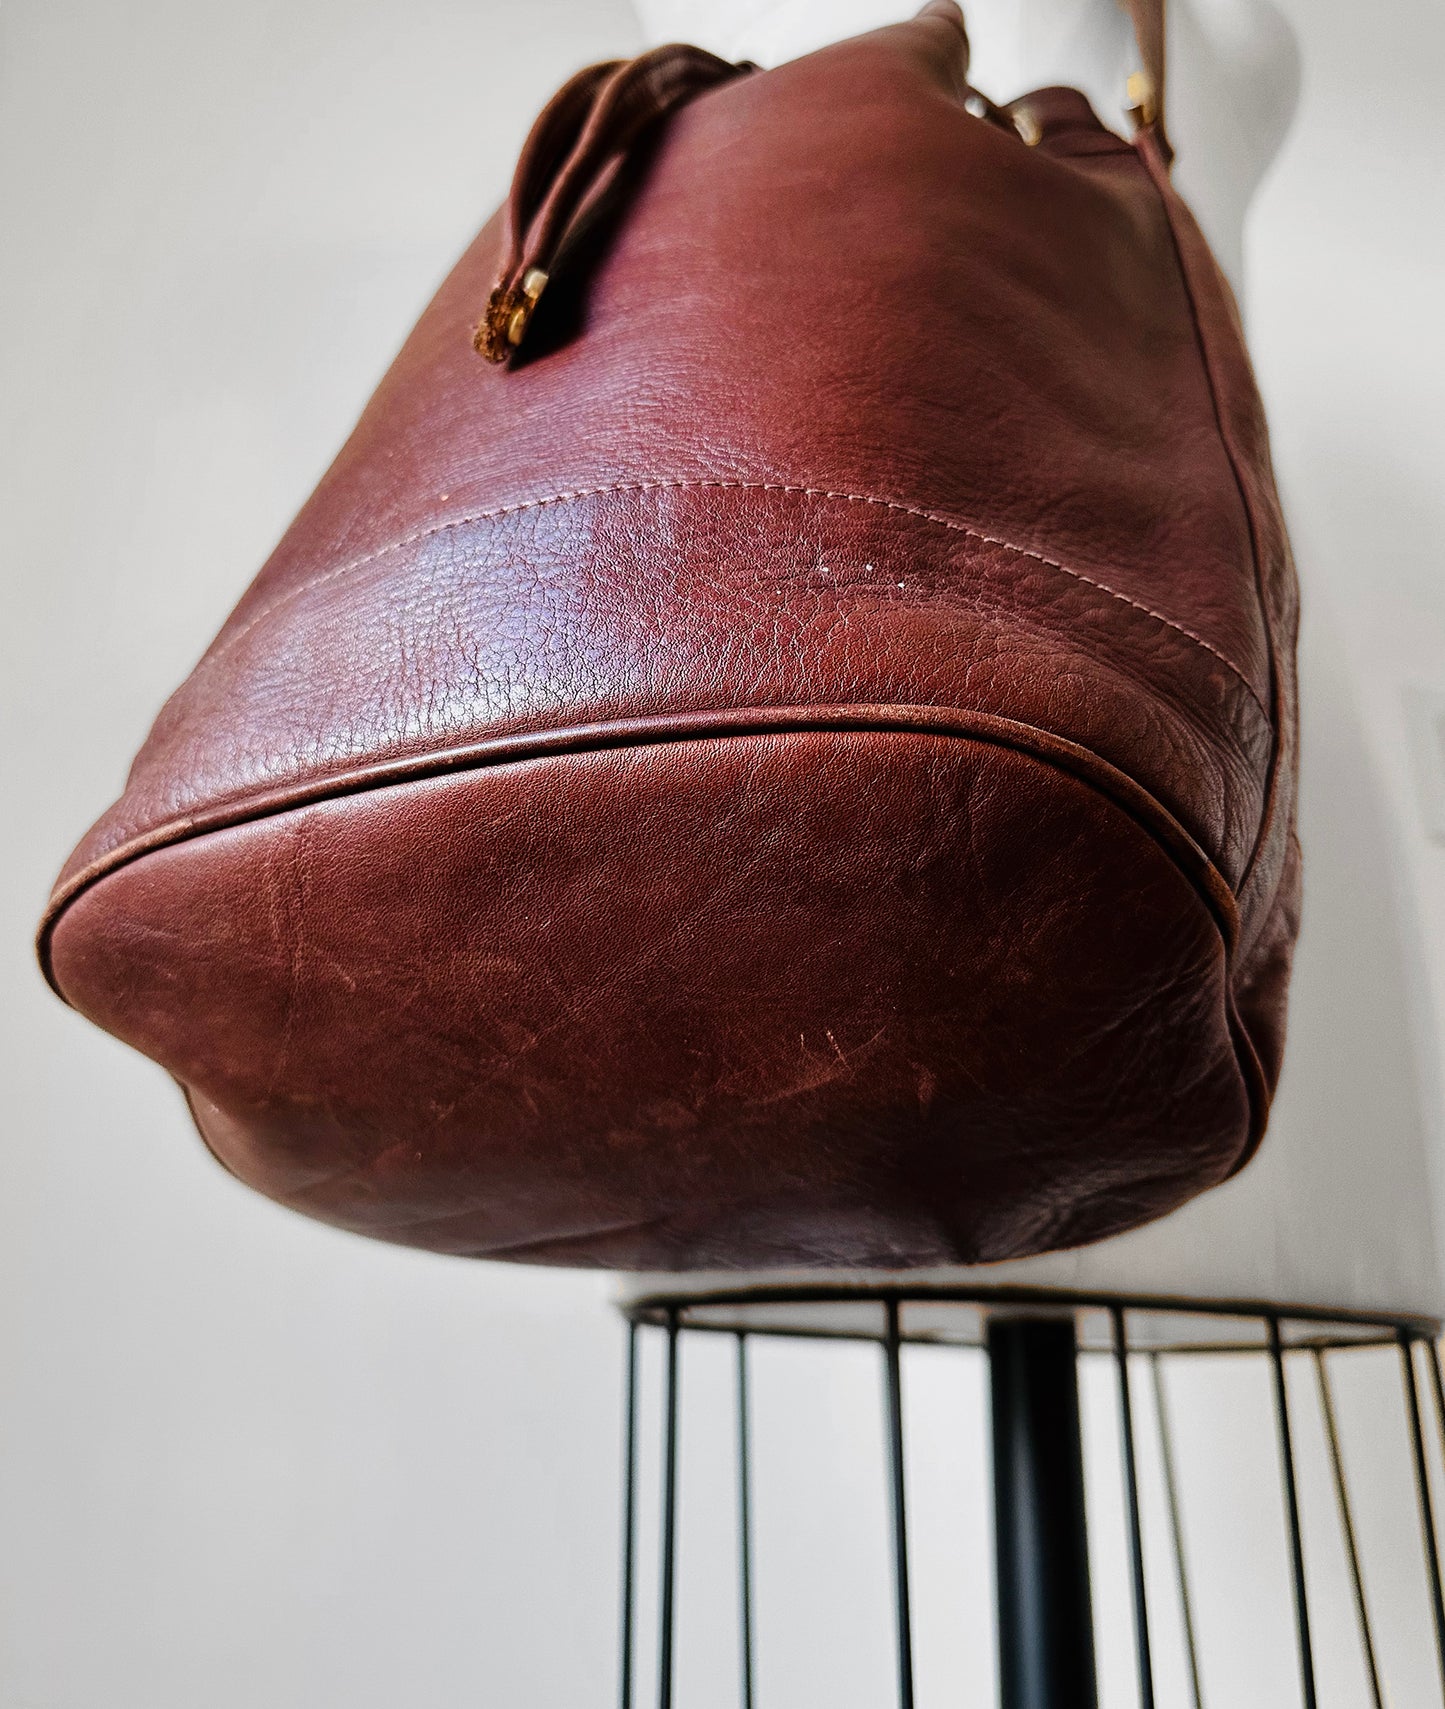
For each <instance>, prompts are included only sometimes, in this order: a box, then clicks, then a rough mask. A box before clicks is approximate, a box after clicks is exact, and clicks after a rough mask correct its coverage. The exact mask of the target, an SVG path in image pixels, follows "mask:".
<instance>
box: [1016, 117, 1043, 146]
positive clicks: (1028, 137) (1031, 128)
mask: <svg viewBox="0 0 1445 1709" xmlns="http://www.w3.org/2000/svg"><path fill="white" fill-rule="evenodd" d="M1009 117H1010V118H1011V119H1012V120H1013V122H1014V129H1015V130H1016V131H1017V132H1018V133H1019V135H1020V136H1021V137H1022V138H1023V140H1024V142H1025V143H1026V144H1027V145H1028V147H1030V148H1037V147H1038V146H1039V143H1040V142H1041V141H1042V139H1043V134H1044V127H1043V126H1042V125H1041V124H1040V123H1039V121H1038V120H1037V119H1036V118H1035V117H1034V116H1033V114H1032V113H1031V112H1030V111H1029V110H1028V108H1027V107H1015V108H1014V109H1013V110H1012V112H1011V113H1010V114H1009Z"/></svg>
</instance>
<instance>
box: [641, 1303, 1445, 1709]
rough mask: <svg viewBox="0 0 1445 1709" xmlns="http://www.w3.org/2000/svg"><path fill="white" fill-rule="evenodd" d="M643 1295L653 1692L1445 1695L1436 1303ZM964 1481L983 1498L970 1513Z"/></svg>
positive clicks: (774, 1699) (645, 1536)
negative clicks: (1360, 1308)
mask: <svg viewBox="0 0 1445 1709" xmlns="http://www.w3.org/2000/svg"><path fill="white" fill-rule="evenodd" d="M623 1310H624V1314H625V1316H626V1318H627V1322H628V1340H627V1369H626V1432H625V1434H626V1455H625V1502H624V1515H623V1528H622V1529H623V1561H622V1586H623V1594H622V1633H621V1664H620V1701H621V1705H622V1709H652V1706H653V1705H655V1706H656V1709H674V1705H675V1704H677V1703H679V1702H685V1703H686V1705H687V1709H725V1706H728V1709H731V1706H732V1705H737V1706H738V1709H759V1706H760V1705H761V1706H762V1709H773V1706H774V1705H777V1706H778V1709H784V1705H786V1706H787V1709H793V1706H794V1705H797V1704H801V1703H805V1702H818V1703H822V1702H825V1701H826V1702H828V1703H829V1705H830V1709H846V1706H847V1705H848V1704H850V1703H853V1702H856V1703H858V1704H859V1705H860V1706H861V1705H863V1704H865V1703H866V1704H868V1705H869V1706H870V1709H877V1705H879V1704H885V1703H887V1702H889V1701H892V1702H895V1703H896V1704H897V1705H898V1706H899V1709H943V1705H945V1704H949V1705H972V1704H978V1705H980V1706H982V1705H985V1704H994V1703H998V1704H1000V1705H1001V1706H1002V1709H1097V1706H1098V1705H1101V1704H1102V1705H1104V1706H1105V1709H1115V1705H1118V1706H1120V1709H1123V1706H1125V1705H1128V1706H1129V1709H1133V1706H1134V1705H1138V1706H1139V1709H1156V1706H1157V1709H1174V1706H1176V1705H1177V1706H1178V1709H1206V1706H1208V1709H1254V1705H1256V1704H1258V1705H1259V1706H1260V1709H1264V1706H1266V1705H1268V1709H1276V1706H1277V1705H1284V1706H1288V1705H1289V1704H1290V1703H1291V1702H1297V1703H1298V1704H1300V1705H1301V1709H1321V1706H1323V1709H1334V1706H1336V1705H1339V1706H1340V1709H1345V1706H1346V1705H1354V1704H1359V1705H1362V1706H1364V1709H1387V1706H1393V1709H1400V1706H1404V1705H1409V1706H1417V1705H1418V1706H1421V1709H1424V1706H1428V1705H1429V1704H1430V1703H1436V1704H1439V1705H1442V1706H1445V1599H1442V1582H1441V1565H1440V1556H1439V1527H1438V1525H1437V1516H1438V1515H1440V1514H1441V1513H1442V1509H1441V1502H1442V1500H1445V1385H1442V1380H1441V1363H1440V1348H1439V1336H1440V1325H1439V1324H1438V1323H1437V1322H1436V1321H1434V1320H1433V1319H1430V1318H1426V1317H1418V1316H1373V1315H1364V1314H1359V1313H1352V1312H1342V1311H1330V1310H1323V1309H1313V1308H1305V1307H1297V1306H1288V1307H1284V1306H1275V1305H1268V1304H1260V1303H1254V1302H1250V1303H1240V1302H1237V1301H1201V1300H1180V1299H1146V1298H1139V1297H1123V1296H1116V1297H1110V1296H1101V1295H1092V1294H1079V1293H1068V1292H1059V1291H1044V1290H1030V1289H993V1290H985V1289H979V1290H965V1289H948V1288H926V1289H924V1288H920V1289H918V1290H916V1291H913V1290H909V1291H886V1292H885V1291H879V1292H867V1293H864V1292H859V1291H857V1290H854V1289H848V1288H842V1287H795V1288H778V1289H772V1290H767V1291H760V1290H758V1289H739V1290H738V1291H736V1292H735V1293H720V1292H716V1291H709V1292H708V1293H706V1294H705V1295H693V1296H688V1295H685V1294H677V1293H674V1294H667V1295H661V1294H659V1295H655V1296H644V1297H640V1298H637V1299H634V1300H631V1301H629V1302H628V1303H627V1304H626V1305H625V1306H624V1308H623ZM830 1360H831V1361H832V1365H831V1366H830V1365H829V1361H830ZM950 1384H952V1385H953V1386H952V1387H951V1388H950V1387H949V1385H950ZM870 1392H871V1394H872V1396H873V1400H872V1402H871V1403H870V1402H869V1401H868V1400H867V1399H866V1396H867V1395H868V1394H869V1393H870ZM941 1396H942V1397H943V1399H942V1400H940V1397H941ZM855 1438H856V1439H855ZM779 1444H780V1445H781V1446H779ZM850 1456H851V1458H850ZM845 1459H847V1460H849V1464H850V1465H851V1468H852V1469H851V1471H850V1472H849V1473H848V1475H847V1476H842V1475H840V1476H839V1477H838V1478H837V1479H836V1480H835V1482H834V1483H833V1485H831V1486H829V1487H828V1488H827V1489H823V1485H825V1484H827V1478H826V1476H825V1475H824V1474H825V1473H826V1472H827V1471H828V1470H829V1468H836V1466H841V1465H842V1464H843V1462H844V1460H845ZM940 1468H944V1474H941V1473H940ZM945 1474H946V1475H945ZM948 1478H953V1479H954V1480H955V1485H956V1488H955V1494H956V1493H957V1490H959V1489H963V1488H964V1487H965V1486H967V1487H968V1488H974V1489H976V1491H977V1492H978V1499H977V1502H976V1503H975V1506H974V1507H973V1508H971V1509H969V1511H968V1513H966V1514H963V1510H962V1509H961V1508H959V1507H958V1505H957V1503H955V1508H954V1512H953V1521H954V1522H953V1523H952V1524H951V1525H950V1523H949V1522H948V1521H947V1519H946V1518H945V1513H944V1510H945V1508H946V1507H947V1502H946V1501H945V1500H944V1494H945V1493H946V1492H945V1491H944V1483H945V1482H946V1481H947V1479H948ZM941 1480H942V1481H941ZM815 1485H817V1486H818V1487H814V1486H815ZM820 1490H822V1495H821V1496H820V1493H819V1492H820ZM985 1493H987V1495H988V1496H989V1497H990V1499H987V1500H985V1499H984V1494H985ZM810 1502H811V1504H812V1507H811V1515H810V1512H809V1511H805V1510H808V1509H809V1503H810ZM960 1514H963V1516H962V1517H960ZM865 1519H866V1523H865V1522H864V1521H865ZM689 1522H692V1523H691V1528H689ZM653 1539H655V1540H656V1541H655V1546H654V1544H653V1541H652V1540H653ZM955 1552H962V1553H964V1554H967V1555H968V1557H969V1560H970V1562H971V1566H970V1567H969V1569H968V1571H967V1572H962V1571H961V1570H959V1569H958V1568H957V1562H956V1561H954V1560H953V1553H955ZM865 1586H866V1594H865V1591H864V1589H861V1588H860V1587H865ZM723 1624H726V1625H727V1626H729V1627H730V1628H731V1630H730V1631H729V1632H728V1633H727V1634H726V1650H727V1652H728V1654H727V1657H726V1658H725V1657H724V1635H723V1632H722V1629H721V1628H722V1625H723ZM865 1629H866V1630H865ZM870 1633H871V1637H870V1636H869V1634H870ZM870 1646H871V1647H870ZM885 1652H886V1661H885ZM644 1658H646V1659H644Z"/></svg>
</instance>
